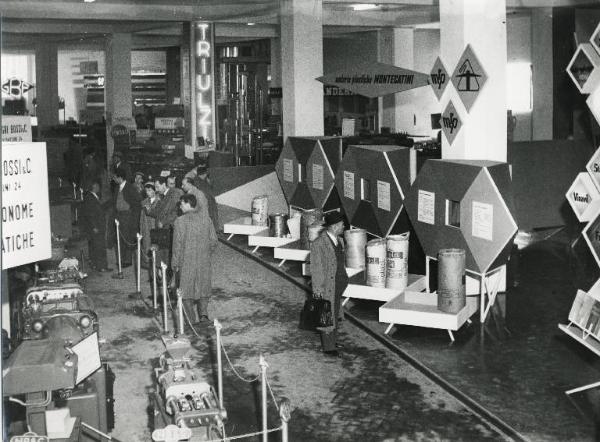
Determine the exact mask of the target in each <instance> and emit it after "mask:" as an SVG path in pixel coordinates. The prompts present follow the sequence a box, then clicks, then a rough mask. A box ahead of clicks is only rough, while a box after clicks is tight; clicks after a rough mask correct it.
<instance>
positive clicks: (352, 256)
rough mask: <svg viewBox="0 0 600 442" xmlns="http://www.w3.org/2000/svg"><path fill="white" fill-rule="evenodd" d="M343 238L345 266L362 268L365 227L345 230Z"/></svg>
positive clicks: (363, 263) (363, 262)
mask: <svg viewBox="0 0 600 442" xmlns="http://www.w3.org/2000/svg"><path fill="white" fill-rule="evenodd" d="M344 239H345V240H346V267H350V268H352V269H364V268H365V246H366V245H367V231H366V230H365V229H350V230H346V231H345V232H344Z"/></svg>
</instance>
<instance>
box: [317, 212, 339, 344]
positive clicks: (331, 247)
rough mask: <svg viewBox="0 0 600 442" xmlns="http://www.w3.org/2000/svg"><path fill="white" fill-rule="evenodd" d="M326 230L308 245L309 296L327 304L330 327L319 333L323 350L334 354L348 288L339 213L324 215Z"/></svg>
mask: <svg viewBox="0 0 600 442" xmlns="http://www.w3.org/2000/svg"><path fill="white" fill-rule="evenodd" d="M325 224H326V229H325V230H324V231H323V232H321V234H320V235H319V237H318V238H317V239H315V240H314V241H313V242H312V243H311V245H310V273H311V275H312V291H313V296H315V297H322V298H323V299H326V300H328V301H330V302H331V310H332V317H333V318H332V319H333V327H332V329H328V328H327V327H326V329H324V330H320V331H321V333H322V334H324V335H325V336H324V339H322V341H323V344H324V345H323V351H324V352H325V353H328V354H334V355H337V350H336V342H337V329H338V326H339V321H340V320H342V319H343V312H342V310H341V299H342V293H344V290H346V287H348V273H346V260H345V257H344V247H343V244H342V239H341V238H340V235H342V233H344V218H343V217H342V214H341V213H339V212H330V213H328V214H327V215H326V216H325Z"/></svg>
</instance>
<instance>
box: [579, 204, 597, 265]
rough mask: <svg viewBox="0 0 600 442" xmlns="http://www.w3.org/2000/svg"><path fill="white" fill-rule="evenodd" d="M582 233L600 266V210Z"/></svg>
mask: <svg viewBox="0 0 600 442" xmlns="http://www.w3.org/2000/svg"><path fill="white" fill-rule="evenodd" d="M582 235H583V237H584V238H585V241H586V242H587V243H588V246H589V247H590V250H591V252H592V255H594V258H595V259H596V262H597V263H598V265H599V266H600V212H597V213H596V215H595V218H594V219H593V220H592V221H590V222H589V223H588V225H587V226H585V228H584V229H583V232H582Z"/></svg>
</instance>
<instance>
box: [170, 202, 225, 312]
mask: <svg viewBox="0 0 600 442" xmlns="http://www.w3.org/2000/svg"><path fill="white" fill-rule="evenodd" d="M180 201H181V202H180V206H181V211H182V212H183V214H182V215H181V216H180V217H179V218H177V219H176V220H175V225H174V230H173V257H172V261H171V265H172V268H173V271H174V272H177V273H178V275H179V288H180V289H181V291H182V297H183V302H184V306H185V309H186V312H188V315H189V316H191V315H192V312H193V311H194V308H193V305H194V302H195V303H196V307H197V314H198V320H199V322H201V323H203V322H206V321H208V311H207V307H208V300H209V297H210V294H211V291H212V281H211V277H212V272H211V265H212V254H213V252H214V250H215V249H216V247H217V234H216V233H215V229H214V227H213V225H212V222H211V221H210V218H209V217H208V213H207V211H206V210H199V208H198V207H197V203H196V197H195V196H194V195H192V194H189V193H188V194H185V195H183V196H182V197H181V198H180ZM190 320H191V318H190Z"/></svg>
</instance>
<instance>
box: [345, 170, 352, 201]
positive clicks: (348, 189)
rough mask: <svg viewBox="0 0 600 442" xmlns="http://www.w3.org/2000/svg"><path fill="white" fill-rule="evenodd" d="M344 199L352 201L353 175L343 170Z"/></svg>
mask: <svg viewBox="0 0 600 442" xmlns="http://www.w3.org/2000/svg"><path fill="white" fill-rule="evenodd" d="M344 198H349V199H351V200H353V199H354V173H352V172H348V171H347V170H344Z"/></svg>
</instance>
